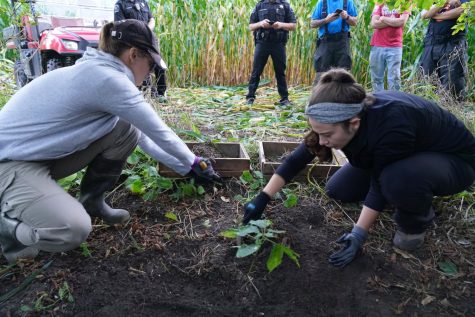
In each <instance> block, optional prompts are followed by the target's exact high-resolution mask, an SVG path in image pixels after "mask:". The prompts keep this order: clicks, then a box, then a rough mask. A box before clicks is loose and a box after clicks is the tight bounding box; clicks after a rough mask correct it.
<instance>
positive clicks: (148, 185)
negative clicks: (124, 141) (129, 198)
mask: <svg viewBox="0 0 475 317" xmlns="http://www.w3.org/2000/svg"><path fill="white" fill-rule="evenodd" d="M127 162H128V163H129V167H128V168H126V169H124V170H123V171H122V173H123V174H125V175H128V178H127V180H126V181H125V185H126V187H127V188H128V189H129V190H130V191H131V192H132V193H134V194H138V195H141V196H142V197H143V199H144V200H148V201H151V200H155V199H157V197H158V195H160V194H162V193H165V192H169V193H170V196H171V197H172V198H174V199H175V200H176V201H178V200H180V199H183V198H190V197H199V196H202V195H204V193H205V189H204V188H203V186H201V185H196V184H195V181H194V179H189V180H186V179H184V180H172V179H170V178H167V177H163V176H161V175H160V174H158V171H157V168H156V167H155V166H156V164H157V163H156V161H155V160H154V159H152V158H151V157H149V156H148V155H146V154H145V153H144V152H143V151H142V150H141V149H140V148H137V149H135V151H134V152H133V153H132V155H130V156H129V158H128V159H127Z"/></svg>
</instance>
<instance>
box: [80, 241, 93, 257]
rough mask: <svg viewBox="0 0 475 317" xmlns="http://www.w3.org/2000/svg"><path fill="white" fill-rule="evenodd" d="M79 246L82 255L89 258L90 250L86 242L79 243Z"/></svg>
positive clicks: (90, 255)
mask: <svg viewBox="0 0 475 317" xmlns="http://www.w3.org/2000/svg"><path fill="white" fill-rule="evenodd" d="M79 248H80V249H81V253H82V255H83V256H84V257H86V258H89V257H92V253H91V250H89V246H88V244H87V242H83V243H81V244H80V245H79Z"/></svg>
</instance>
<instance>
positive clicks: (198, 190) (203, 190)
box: [197, 185, 206, 195]
mask: <svg viewBox="0 0 475 317" xmlns="http://www.w3.org/2000/svg"><path fill="white" fill-rule="evenodd" d="M197 192H198V195H204V193H205V192H206V191H205V189H204V188H203V186H201V185H200V186H198V188H197Z"/></svg>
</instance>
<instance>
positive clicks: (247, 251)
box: [236, 244, 261, 258]
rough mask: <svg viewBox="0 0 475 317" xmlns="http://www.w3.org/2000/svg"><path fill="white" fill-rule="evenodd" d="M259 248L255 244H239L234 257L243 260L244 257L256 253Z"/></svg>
mask: <svg viewBox="0 0 475 317" xmlns="http://www.w3.org/2000/svg"><path fill="white" fill-rule="evenodd" d="M260 248H261V246H260V245H257V244H250V245H247V244H241V245H240V246H239V247H238V250H237V252H236V257H237V258H244V257H246V256H249V255H251V254H253V253H256V252H257V251H258V250H259V249H260Z"/></svg>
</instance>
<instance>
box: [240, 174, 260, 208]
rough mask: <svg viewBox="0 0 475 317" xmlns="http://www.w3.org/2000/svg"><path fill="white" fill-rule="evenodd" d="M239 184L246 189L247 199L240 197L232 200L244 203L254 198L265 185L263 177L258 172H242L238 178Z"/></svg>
mask: <svg viewBox="0 0 475 317" xmlns="http://www.w3.org/2000/svg"><path fill="white" fill-rule="evenodd" d="M239 182H240V183H241V184H242V185H243V186H244V187H245V188H246V192H247V197H243V196H242V195H236V196H234V200H237V201H239V202H242V203H245V202H248V201H249V200H250V199H251V198H252V197H254V196H256V195H257V194H258V193H259V191H260V190H261V188H262V187H263V186H264V185H265V179H264V175H263V174H262V173H261V172H259V171H253V172H252V173H251V172H250V171H244V172H242V175H241V176H240V177H239Z"/></svg>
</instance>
